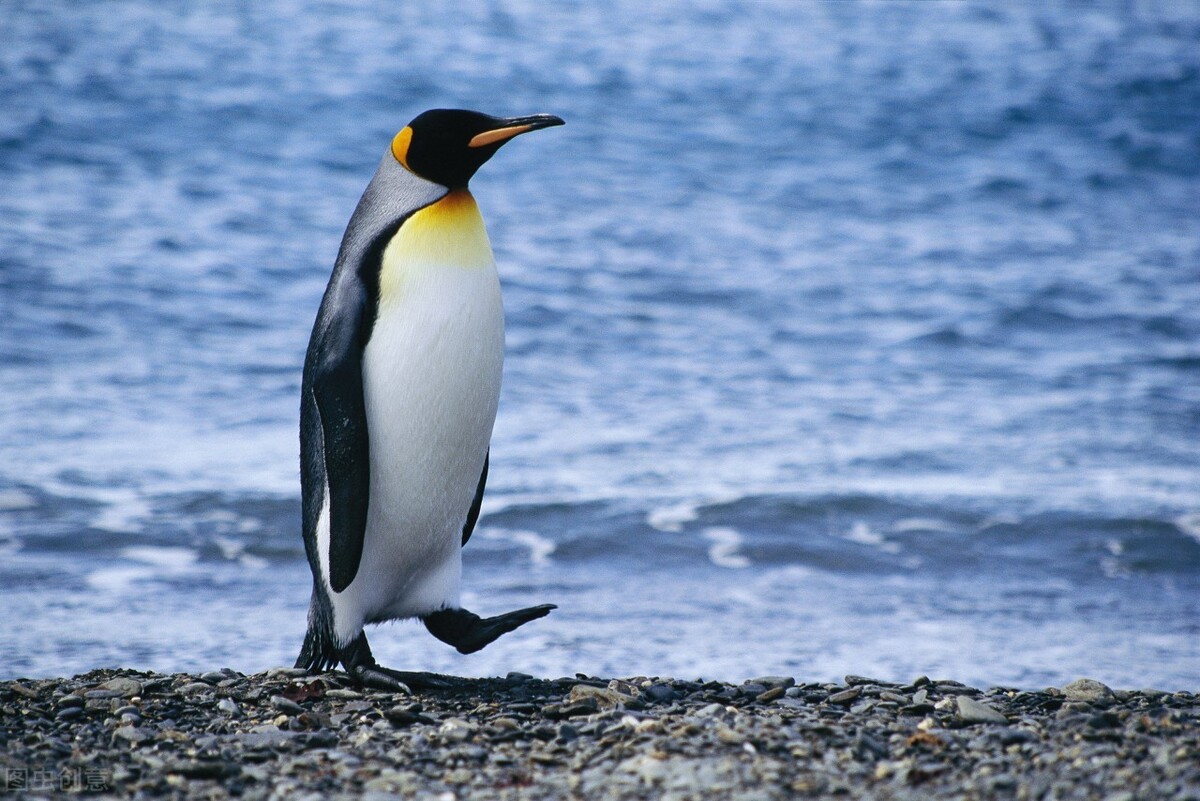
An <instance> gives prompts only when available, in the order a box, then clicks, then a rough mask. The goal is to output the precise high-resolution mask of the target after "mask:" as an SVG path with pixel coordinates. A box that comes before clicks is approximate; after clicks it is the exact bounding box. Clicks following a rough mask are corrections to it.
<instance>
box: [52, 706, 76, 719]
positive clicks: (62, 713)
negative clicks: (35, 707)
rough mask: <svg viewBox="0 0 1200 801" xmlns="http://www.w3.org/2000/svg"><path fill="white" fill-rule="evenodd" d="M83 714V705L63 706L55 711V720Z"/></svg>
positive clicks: (73, 717)
mask: <svg viewBox="0 0 1200 801" xmlns="http://www.w3.org/2000/svg"><path fill="white" fill-rule="evenodd" d="M82 715H83V707H81V706H64V707H61V708H59V710H58V712H56V713H55V715H54V718H55V720H74V719H75V718H78V717H81V716H82Z"/></svg>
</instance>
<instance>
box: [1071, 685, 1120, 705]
mask: <svg viewBox="0 0 1200 801" xmlns="http://www.w3.org/2000/svg"><path fill="white" fill-rule="evenodd" d="M1062 692H1063V695H1064V696H1065V697H1066V698H1067V700H1069V701H1083V702H1084V703H1088V704H1094V703H1096V702H1097V701H1111V700H1112V699H1113V691H1112V690H1110V689H1109V688H1108V687H1107V686H1105V685H1103V684H1101V683H1100V682H1098V681H1095V680H1093V679H1077V680H1075V681H1073V682H1071V683H1070V684H1068V685H1067V686H1066V687H1063V688H1062Z"/></svg>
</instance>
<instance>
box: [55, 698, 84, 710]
mask: <svg viewBox="0 0 1200 801" xmlns="http://www.w3.org/2000/svg"><path fill="white" fill-rule="evenodd" d="M67 707H79V708H80V709H82V708H83V699H82V698H80V697H79V696H78V695H64V696H63V697H62V698H59V699H58V708H59V709H64V708H67Z"/></svg>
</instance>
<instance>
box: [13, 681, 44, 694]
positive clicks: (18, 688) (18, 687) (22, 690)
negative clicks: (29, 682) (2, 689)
mask: <svg viewBox="0 0 1200 801" xmlns="http://www.w3.org/2000/svg"><path fill="white" fill-rule="evenodd" d="M8 686H9V688H10V689H11V690H12V691H13V692H15V693H16V694H17V695H20V696H23V697H25V698H37V697H38V691H37V690H35V689H33V688H32V687H26V686H25V685H24V684H22V683H21V682H19V681H14V682H13V683H12V684H10V685H8Z"/></svg>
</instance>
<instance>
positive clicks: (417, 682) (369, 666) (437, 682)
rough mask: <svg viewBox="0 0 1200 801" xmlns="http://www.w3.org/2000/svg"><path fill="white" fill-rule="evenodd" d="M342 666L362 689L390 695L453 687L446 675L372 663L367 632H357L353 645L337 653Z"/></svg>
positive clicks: (372, 657) (373, 659)
mask: <svg viewBox="0 0 1200 801" xmlns="http://www.w3.org/2000/svg"><path fill="white" fill-rule="evenodd" d="M340 657H341V660H342V665H343V666H345V668H346V672H347V673H349V674H350V678H352V679H353V680H354V681H355V682H356V683H358V685H359V686H361V687H370V688H371V689H373V690H383V691H384V692H389V693H410V692H412V690H413V688H416V689H418V690H436V689H446V688H448V687H452V686H454V685H453V683H452V682H451V681H450V679H449V678H448V677H446V676H439V675H438V674H436V673H416V672H410V671H404V670H392V669H391V668H385V667H383V666H381V665H380V664H379V663H378V662H376V661H375V657H374V656H372V654H371V646H370V644H369V643H368V642H367V635H366V632H359V635H358V636H357V637H356V638H354V642H352V643H350V645H348V646H346V647H345V648H343V649H342V650H341V652H340Z"/></svg>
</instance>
